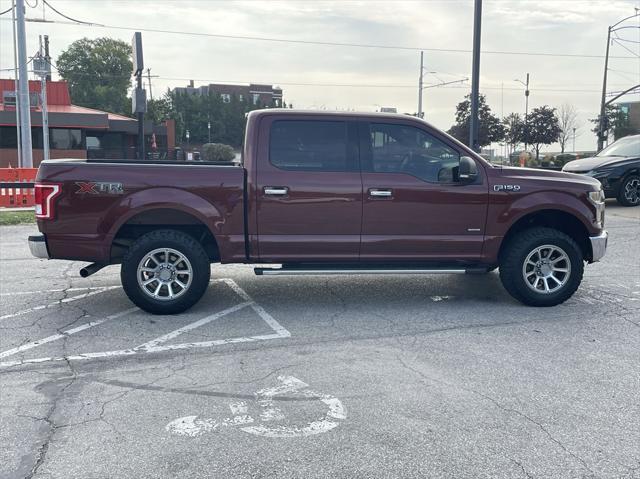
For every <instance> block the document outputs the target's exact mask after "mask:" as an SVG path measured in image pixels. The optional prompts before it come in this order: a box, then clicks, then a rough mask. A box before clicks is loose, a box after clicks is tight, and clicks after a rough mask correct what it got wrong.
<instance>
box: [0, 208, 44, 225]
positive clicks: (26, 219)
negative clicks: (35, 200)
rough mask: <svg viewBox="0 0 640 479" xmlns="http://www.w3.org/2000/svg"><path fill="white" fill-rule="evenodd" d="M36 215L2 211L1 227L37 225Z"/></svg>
mask: <svg viewBox="0 0 640 479" xmlns="http://www.w3.org/2000/svg"><path fill="white" fill-rule="evenodd" d="M35 222H36V218H35V213H34V212H33V210H29V211H2V210H0V226H7V225H24V224H28V223H35Z"/></svg>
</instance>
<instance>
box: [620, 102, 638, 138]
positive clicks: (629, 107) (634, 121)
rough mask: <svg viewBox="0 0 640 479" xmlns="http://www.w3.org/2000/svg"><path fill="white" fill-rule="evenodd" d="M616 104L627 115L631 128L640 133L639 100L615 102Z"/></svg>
mask: <svg viewBox="0 0 640 479" xmlns="http://www.w3.org/2000/svg"><path fill="white" fill-rule="evenodd" d="M617 106H618V107H619V108H620V111H622V113H623V114H625V115H626V116H627V119H628V120H629V126H630V127H631V129H632V130H634V131H635V132H636V133H640V101H630V102H625V103H617Z"/></svg>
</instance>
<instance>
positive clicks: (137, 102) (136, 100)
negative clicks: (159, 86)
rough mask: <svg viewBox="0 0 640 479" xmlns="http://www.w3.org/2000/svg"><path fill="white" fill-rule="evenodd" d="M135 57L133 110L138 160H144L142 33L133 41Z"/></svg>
mask: <svg viewBox="0 0 640 479" xmlns="http://www.w3.org/2000/svg"><path fill="white" fill-rule="evenodd" d="M131 50H132V56H133V74H134V76H135V77H136V89H135V90H134V91H133V94H132V95H131V97H132V102H133V104H132V110H133V113H135V114H136V117H137V120H138V159H139V160H144V159H145V153H144V147H145V144H144V114H145V112H146V111H147V95H146V93H147V92H146V91H145V90H144V88H142V75H143V73H142V72H143V71H144V59H143V54H142V33H140V32H135V33H134V35H133V38H132V40H131Z"/></svg>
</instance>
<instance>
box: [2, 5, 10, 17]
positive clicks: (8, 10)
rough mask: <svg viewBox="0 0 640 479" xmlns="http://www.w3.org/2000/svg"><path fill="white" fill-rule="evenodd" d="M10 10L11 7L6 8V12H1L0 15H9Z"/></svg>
mask: <svg viewBox="0 0 640 479" xmlns="http://www.w3.org/2000/svg"><path fill="white" fill-rule="evenodd" d="M11 10H13V6H11V7H9V8H7V9H6V10H3V11H1V12H0V15H4V14H5V13H9V12H10V11H11Z"/></svg>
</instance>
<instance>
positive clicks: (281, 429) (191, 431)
mask: <svg viewBox="0 0 640 479" xmlns="http://www.w3.org/2000/svg"><path fill="white" fill-rule="evenodd" d="M278 381H280V383H281V384H279V385H277V386H274V387H270V388H266V389H261V390H259V391H256V393H255V402H256V404H257V406H258V407H259V408H260V410H261V413H260V415H259V417H258V418H254V417H253V416H251V415H249V414H248V411H249V407H248V405H247V402H246V401H237V402H232V403H230V404H229V409H230V410H231V414H232V417H229V418H224V419H221V420H215V419H213V418H199V417H198V416H184V417H179V418H177V419H174V420H173V421H171V422H169V423H168V424H167V425H166V426H165V430H166V431H167V432H169V433H170V434H175V435H178V436H186V437H197V436H200V435H202V434H205V433H208V432H212V431H219V430H222V429H224V428H228V427H234V426H236V427H238V429H239V430H240V431H242V432H245V433H247V434H252V435H254V436H261V437H268V438H294V437H306V436H313V435H316V434H322V433H325V432H329V431H331V430H332V429H335V428H336V427H338V426H339V425H340V421H342V420H344V419H346V418H347V412H346V410H345V407H344V405H343V404H342V401H340V399H338V398H337V397H335V396H331V395H329V394H320V393H317V392H314V391H312V390H311V389H310V388H309V385H308V384H307V383H305V382H303V381H301V380H300V379H297V378H295V377H293V376H278ZM283 395H287V396H289V397H290V396H291V395H297V396H299V397H302V398H308V399H316V400H318V401H320V402H322V403H323V404H325V405H326V406H327V408H328V411H327V413H326V414H325V415H324V416H322V417H320V418H318V419H315V420H312V421H309V422H305V423H303V424H302V425H296V424H283V422H284V421H285V420H286V415H285V414H284V413H283V412H282V411H281V410H280V409H279V408H278V407H275V406H274V402H275V401H276V400H278V397H279V396H283Z"/></svg>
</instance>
